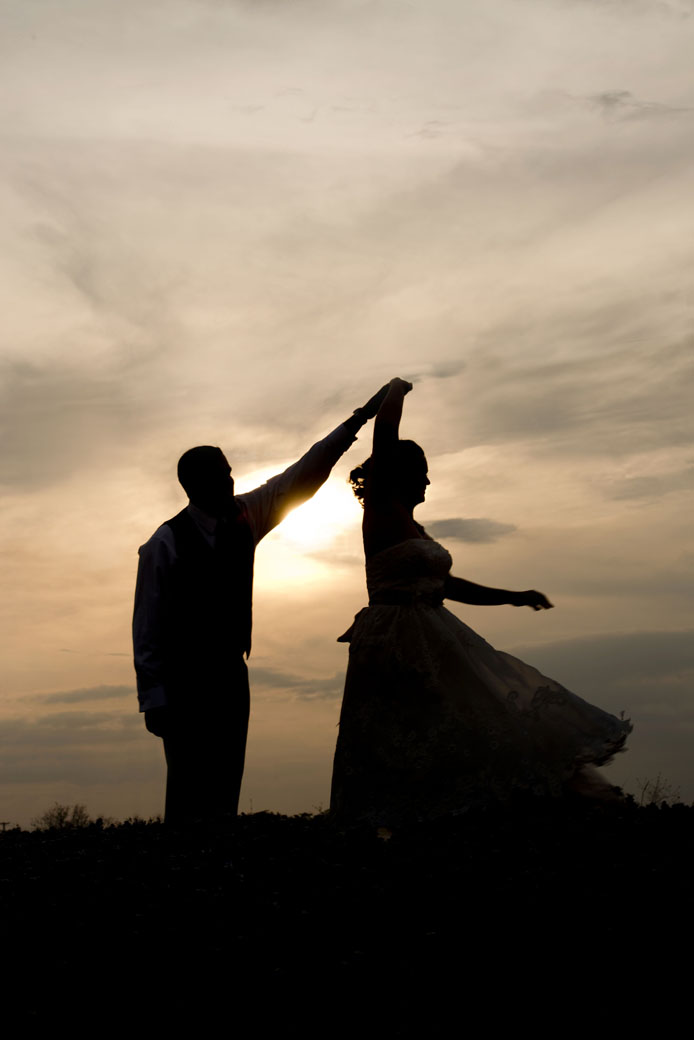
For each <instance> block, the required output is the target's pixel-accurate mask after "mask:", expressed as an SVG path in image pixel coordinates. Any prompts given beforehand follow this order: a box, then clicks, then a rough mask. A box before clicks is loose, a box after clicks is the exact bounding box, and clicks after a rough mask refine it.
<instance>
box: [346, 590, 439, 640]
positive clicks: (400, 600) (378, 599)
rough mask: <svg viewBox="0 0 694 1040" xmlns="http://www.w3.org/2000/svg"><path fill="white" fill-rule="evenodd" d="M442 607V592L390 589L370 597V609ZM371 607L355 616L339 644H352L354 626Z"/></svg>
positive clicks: (365, 608)
mask: <svg viewBox="0 0 694 1040" xmlns="http://www.w3.org/2000/svg"><path fill="white" fill-rule="evenodd" d="M415 606H425V607H442V606H443V594H442V593H441V592H429V593H426V592H409V591H408V590H407V589H390V590H388V591H384V592H375V593H374V594H373V595H372V596H369V607H415ZM369 607H362V609H361V610H360V611H359V613H358V614H355V615H354V621H353V622H352V624H351V625H350V626H349V628H348V629H347V631H346V632H343V633H342V635H341V636H338V637H337V642H338V643H351V642H352V634H353V632H354V626H355V625H356V623H357V620H358V618H359V617H361V615H362V614H363V613H364V611H365V610H368V609H369Z"/></svg>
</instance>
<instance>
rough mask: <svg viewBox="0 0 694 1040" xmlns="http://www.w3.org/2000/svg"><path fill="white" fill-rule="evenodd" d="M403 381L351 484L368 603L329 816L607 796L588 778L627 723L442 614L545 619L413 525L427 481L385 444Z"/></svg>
mask: <svg viewBox="0 0 694 1040" xmlns="http://www.w3.org/2000/svg"><path fill="white" fill-rule="evenodd" d="M411 389H412V384H411V383H407V382H405V381H404V380H402V379H393V380H391V383H390V385H389V389H388V393H387V395H386V397H385V400H384V401H383V404H382V405H381V408H380V410H379V413H378V416H377V418H376V424H375V427H374V439H373V454H372V455H371V458H369V459H367V461H366V462H365V463H363V465H362V466H360V467H359V468H358V469H355V470H354V471H353V472H352V474H351V476H350V481H351V483H352V485H353V488H354V493H355V495H356V496H357V498H359V499H360V500H361V502H362V504H363V506H364V523H363V536H364V551H365V554H366V580H367V586H368V591H369V606H368V607H366V608H365V609H364V610H362V611H361V612H360V613H359V614H358V615H357V617H356V619H355V622H354V625H353V626H352V628H351V629H350V630H349V632H347V633H345V635H344V636H341V637H340V639H341V641H344V642H351V646H350V652H349V666H348V669H347V679H346V684H345V693H344V700H343V703H342V711H341V715H340V729H339V736H338V740H337V749H336V752H335V763H334V769H333V780H332V792H331V801H330V808H331V812H332V813H333V814H335V815H336V816H337V817H338V818H341V819H345V820H355V821H356V820H368V821H371V822H374V823H395V822H399V821H405V820H416V819H422V818H430V817H432V816H436V815H438V814H440V813H444V812H447V811H450V810H456V809H462V808H464V807H467V806H474V805H483V804H488V803H489V802H490V801H498V800H501V801H503V800H505V799H508V798H509V797H511V796H513V795H514V794H517V793H520V792H525V793H528V792H530V793H533V794H537V795H545V796H552V797H558V796H561V795H563V794H564V793H566V792H574V793H576V794H581V795H588V796H591V797H595V798H609V797H617V794H618V789H617V788H613V787H611V786H610V785H609V784H608V783H607V781H606V780H605V779H604V778H603V777H602V776H601V775H600V774H599V773H598V771H597V769H596V768H595V767H596V766H600V765H605V764H606V763H607V762H609V761H610V759H611V757H612V755H614V753H615V752H617V751H621V750H623V746H624V742H625V740H626V737H627V734H628V733H629V732H630V730H631V725H630V723H629V722H627V721H624V720H621V719H618V718H616V717H615V716H614V715H609V714H607V713H606V712H604V711H602V710H601V709H600V708H596V707H594V706H593V705H592V704H588V703H587V702H586V701H584V700H581V698H580V697H577V696H576V695H575V694H573V693H570V692H569V690H567V689H565V688H564V687H563V686H561V685H560V684H559V683H557V682H555V681H554V680H553V679H548V678H547V677H546V676H544V675H542V674H541V673H540V672H538V671H537V670H536V669H535V668H533V667H531V666H530V665H527V664H524V663H523V662H522V661H519V660H518V659H517V658H515V657H511V656H510V654H506V653H502V652H501V651H499V650H495V649H494V648H493V647H492V646H490V645H489V643H487V642H486V641H485V640H484V639H482V637H481V636H479V635H477V633H476V632H473V630H472V629H471V628H468V626H467V625H465V624H463V623H462V622H461V621H459V620H458V618H457V617H455V615H454V614H452V613H450V611H448V610H446V608H445V607H444V606H443V600H444V599H452V600H455V601H456V602H458V603H471V604H490V605H491V604H502V603H509V604H512V605H513V606H517V607H520V606H528V607H532V608H533V610H547V609H549V608H550V607H551V606H552V604H551V603H550V602H549V600H548V599H547V598H546V597H545V596H543V595H542V593H540V592H535V591H534V590H529V591H526V592H509V591H508V590H505V589H493V588H487V587H486V586H484V585H475V584H473V583H472V582H469V581H465V580H463V579H462V578H454V577H453V576H452V575H451V574H450V573H449V571H450V567H451V557H450V555H449V554H448V552H447V551H446V550H445V549H444V548H443V546H441V545H439V544H438V542H435V541H433V540H432V539H431V538H430V537H429V536H428V535H427V533H426V531H425V530H424V528H423V527H421V526H420V524H418V523H417V522H416V520H415V519H414V517H413V510H414V507H415V506H416V505H417V504H418V503H420V502H423V501H424V495H425V489H426V486H427V485H428V484H429V478H428V476H427V461H426V458H425V455H424V452H423V451H422V449H421V448H420V447H419V445H417V444H415V443H414V442H413V441H407V440H400V439H399V436H398V431H399V426H400V419H401V416H402V407H403V400H404V397H405V395H406V394H407V393H408V392H409V391H410V390H411Z"/></svg>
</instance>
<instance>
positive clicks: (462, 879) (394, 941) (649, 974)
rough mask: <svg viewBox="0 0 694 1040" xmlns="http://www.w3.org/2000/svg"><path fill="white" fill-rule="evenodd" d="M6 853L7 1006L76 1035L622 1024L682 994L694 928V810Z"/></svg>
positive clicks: (32, 837) (83, 837)
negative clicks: (612, 1020)
mask: <svg viewBox="0 0 694 1040" xmlns="http://www.w3.org/2000/svg"><path fill="white" fill-rule="evenodd" d="M0 857H1V863H2V867H1V870H0V892H1V893H2V896H1V897H0V898H1V899H2V903H1V906H0V912H1V913H2V920H1V922H0V923H1V924H2V929H3V933H4V938H3V941H2V946H3V951H4V953H5V954H6V955H8V964H7V967H6V968H5V969H4V971H3V975H2V979H3V982H4V984H5V985H4V993H5V996H4V998H3V1008H2V1010H3V1013H4V1014H5V1017H7V1015H8V1014H9V1013H14V1012H18V1013H19V1017H20V1018H21V1019H22V1020H23V1021H24V1023H26V1025H27V1026H28V1025H30V1024H32V1023H33V1024H35V1025H36V1026H39V1025H41V1027H42V1028H43V1027H44V1025H45V1024H47V1023H54V1022H55V1021H56V1019H57V1020H59V1021H60V1022H61V1023H63V1022H64V1021H65V1023H66V1024H68V1026H69V1025H72V1026H73V1028H74V1029H75V1031H76V1035H82V1031H83V1030H84V1029H89V1023H91V1024H92V1026H93V1029H91V1030H90V1032H92V1031H94V1030H97V1031H99V1032H103V1031H104V1027H108V1026H110V1025H114V1026H115V1024H116V1022H118V1023H120V1025H119V1031H122V1023H123V1022H125V1023H126V1024H127V1023H128V1022H129V1023H131V1029H132V1030H137V1031H139V1030H140V1028H142V1029H144V1030H146V1032H147V1035H150V1034H151V1031H152V1029H153V1027H154V1026H155V1025H159V1024H161V1026H162V1028H165V1029H166V1032H167V1033H168V1032H170V1031H171V1029H172V1028H173V1029H175V1030H176V1031H177V1032H178V1031H179V1029H180V1030H181V1031H183V1032H191V1029H190V1028H189V1026H190V1024H191V1022H192V1023H193V1024H194V1025H195V1027H196V1029H195V1032H196V1035H204V1036H207V1035H213V1034H214V1035H219V1034H220V1033H222V1034H223V1035H231V1034H233V1035H237V1034H238V1035H242V1036H245V1035H249V1036H250V1035H253V1036H255V1035H256V1034H257V1033H258V1032H260V1033H261V1034H264V1033H266V1032H272V1033H273V1035H274V1034H275V1033H278V1032H279V1033H281V1034H282V1035H307V1036H326V1037H330V1036H342V1035H359V1036H371V1035H373V1036H409V1035H418V1036H419V1035H425V1036H444V1035H446V1036H448V1035H449V1034H450V1035H456V1036H457V1035H462V1034H463V1033H466V1034H469V1033H470V1031H471V1030H470V1025H471V1023H472V1022H475V1021H476V1022H478V1023H479V1022H481V1021H484V1022H486V1026H485V1027H484V1029H482V1027H480V1026H478V1027H477V1028H474V1029H472V1032H473V1033H474V1034H475V1035H477V1034H479V1032H489V1031H491V1032H493V1033H496V1032H497V1031H499V1030H501V1029H502V1024H503V1023H505V1022H506V1023H508V1022H514V1023H515V1024H516V1028H514V1031H517V1030H520V1029H521V1023H524V1025H523V1029H522V1030H521V1031H522V1032H524V1033H525V1032H526V1031H527V1030H528V1029H531V1032H532V1033H533V1034H535V1033H537V1032H542V1031H544V1030H542V1029H541V1028H540V1022H541V1019H542V1017H543V1015H547V1014H550V1012H549V1005H550V1003H551V1004H552V1006H553V1007H554V1006H555V1005H556V1006H561V1007H562V1008H563V1011H562V1012H561V1017H562V1021H563V1023H564V1025H565V1026H567V1027H568V1025H569V1024H570V1023H571V1024H572V1025H573V1024H575V1020H576V1021H577V1016H580V1015H582V1014H585V1015H587V1016H588V1018H587V1020H588V1022H590V1021H591V1016H594V1015H596V1014H598V1008H599V1005H600V1004H601V1003H602V1002H603V1001H604V1002H605V1005H606V1011H607V1012H608V1013H609V1009H610V1006H611V1007H612V1011H613V1012H614V1013H615V1015H616V1017H617V1019H619V1018H621V1019H622V1024H623V1021H624V1020H623V1014H624V1011H625V1008H626V1007H627V1006H629V1007H630V1008H631V1012H632V1013H634V1012H635V1013H636V1015H637V1017H638V1015H639V1014H640V1011H639V1008H640V1007H641V1006H643V1002H644V999H645V998H646V996H647V995H648V994H650V995H651V996H653V994H654V992H655V990H654V987H657V992H658V993H659V994H660V993H662V987H663V986H665V987H666V988H667V987H671V988H672V989H673V991H676V990H678V987H679V986H680V983H679V982H678V979H679V976H680V969H681V968H682V967H683V966H684V967H686V965H687V959H688V958H689V951H688V947H689V945H690V939H691V935H692V923H693V920H694V914H693V913H692V909H693V903H694V897H693V894H692V893H693V889H692V867H693V865H694V808H693V807H687V806H683V805H679V806H673V807H668V806H663V807H661V808H656V807H649V808H636V807H635V806H633V805H628V804H627V805H623V806H620V807H603V808H599V807H590V808H586V807H585V806H581V805H574V804H571V805H560V806H557V805H556V804H555V803H553V804H551V805H545V804H543V803H539V802H533V803H530V804H529V805H518V806H517V807H515V808H514V809H504V810H498V811H486V812H478V813H468V814H465V815H461V816H457V817H454V818H446V819H441V820H438V821H436V822H432V823H427V824H421V825H417V826H412V827H409V828H406V829H403V830H401V831H397V832H395V833H394V834H393V835H392V836H391V837H385V838H384V836H379V835H378V834H377V832H376V831H375V830H373V829H354V830H344V829H340V828H338V827H336V826H335V825H334V824H332V823H331V822H330V821H329V820H328V819H327V818H326V817H323V816H296V817H285V816H277V815H272V814H267V813H258V814H255V815H252V816H242V817H240V818H239V820H238V821H237V823H236V825H235V827H234V828H233V829H232V828H220V829H219V830H216V831H210V830H196V831H187V832H183V831H181V832H176V831H169V830H166V829H165V828H164V827H162V825H161V824H160V823H143V822H131V823H124V824H121V825H118V826H114V827H107V828H102V827H100V826H99V825H91V826H89V827H86V828H82V829H77V830H72V831H70V830H66V831H47V832H26V831H18V830H15V831H8V832H7V833H6V834H3V835H0ZM567 1002H568V1003H567ZM634 1002H636V1004H634ZM445 1009H447V1012H448V1014H450V1013H451V1011H453V1015H454V1017H453V1019H452V1020H449V1024H446V1023H445V1021H444V1019H445ZM242 1013H243V1014H245V1015H247V1016H249V1024H248V1025H246V1026H242V1025H241V1015H242ZM480 1016H482V1018H480ZM567 1016H568V1017H567ZM215 1017H216V1019H217V1024H216V1025H210V1024H209V1022H212V1021H214V1019H215ZM599 1017H600V1021H601V1024H602V1026H603V1028H602V1029H597V1032H598V1033H600V1032H602V1031H605V1030H606V1029H607V1028H608V1026H607V1024H606V1019H605V1012H603V1013H601V1014H600V1016H599ZM208 1020H209V1021H208ZM450 1021H453V1023H454V1025H453V1026H451V1025H450ZM492 1021H493V1022H494V1023H496V1026H498V1029H491V1028H490V1027H489V1023H490V1022H492ZM593 1021H594V1020H593ZM148 1023H149V1024H148ZM205 1023H208V1024H207V1025H206V1024H205ZM418 1023H420V1024H418ZM421 1023H426V1025H421ZM456 1023H457V1024H456ZM594 1024H595V1021H594ZM547 1028H548V1029H549V1031H553V1030H551V1029H550V1028H549V1026H547ZM589 1028H590V1026H589ZM504 1031H506V1029H505V1028H504ZM554 1031H556V1030H554ZM565 1031H567V1030H566V1029H563V1028H562V1029H560V1030H559V1032H561V1033H564V1032H565ZM569 1031H570V1030H569ZM666 1032H667V1030H666Z"/></svg>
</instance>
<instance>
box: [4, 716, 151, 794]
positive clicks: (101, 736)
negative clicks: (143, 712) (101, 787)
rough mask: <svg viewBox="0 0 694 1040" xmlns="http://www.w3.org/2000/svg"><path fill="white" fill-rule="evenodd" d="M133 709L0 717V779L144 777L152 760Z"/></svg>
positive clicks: (80, 780) (112, 779)
mask: <svg viewBox="0 0 694 1040" xmlns="http://www.w3.org/2000/svg"><path fill="white" fill-rule="evenodd" d="M145 736H147V734H145V731H144V725H143V723H142V719H141V718H139V717H138V715H137V713H135V712H133V713H132V714H119V713H115V712H83V711H70V712H55V713H50V714H45V715H43V716H42V717H41V718H38V719H33V720H31V719H26V718H5V719H3V722H2V726H0V783H33V782H36V781H60V780H69V781H71V782H75V783H90V784H97V783H100V782H116V783H117V782H119V781H122V780H123V778H124V776H126V775H127V776H128V777H129V778H132V777H133V776H135V777H137V776H143V777H144V776H146V775H149V774H150V773H151V772H152V770H153V769H154V768H155V764H154V763H152V765H150V762H149V760H148V756H147V753H146V744H147V741H146V740H145V739H144V737H145Z"/></svg>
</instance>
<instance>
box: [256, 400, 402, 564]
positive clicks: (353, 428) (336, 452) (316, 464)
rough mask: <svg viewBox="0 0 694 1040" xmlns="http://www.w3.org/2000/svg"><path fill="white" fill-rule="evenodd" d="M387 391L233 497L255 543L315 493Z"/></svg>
mask: <svg viewBox="0 0 694 1040" xmlns="http://www.w3.org/2000/svg"><path fill="white" fill-rule="evenodd" d="M387 392H388V387H387V386H384V387H381V389H380V390H379V391H378V393H376V394H374V395H373V397H371V398H369V400H368V401H367V402H366V404H365V405H363V407H361V408H356V409H355V410H354V412H353V413H352V415H350V417H349V418H348V419H346V420H345V421H344V422H343V423H341V424H340V425H339V426H338V427H337V428H336V429H335V430H333V431H332V432H331V433H329V434H328V436H327V437H324V438H323V440H321V441H318V442H317V443H316V444H314V445H313V446H312V447H311V448H309V450H308V451H307V452H306V454H305V455H302V457H301V458H300V459H299V460H298V462H295V463H294V464H293V465H292V466H290V467H289V468H288V469H286V470H285V471H284V473H279V474H278V475H277V476H276V477H271V478H270V480H268V481H267V483H265V484H263V485H261V487H259V488H256V489H255V490H254V491H249V492H247V493H246V494H243V495H237V496H236V498H237V501H238V502H239V503H241V504H242V505H243V507H244V508H245V509H246V511H247V515H248V521H249V523H250V526H251V530H252V532H253V536H254V539H255V542H256V544H257V543H258V542H259V541H260V539H261V538H264V537H265V535H266V534H267V533H268V531H271V530H272V529H273V527H276V526H277V524H278V523H280V521H281V520H283V519H284V517H285V516H286V515H287V513H289V512H290V510H292V509H294V508H295V506H298V505H301V503H302V502H306V501H307V500H308V499H309V498H311V497H312V496H313V495H315V493H316V491H317V490H318V488H319V487H321V485H322V484H324V483H325V481H326V480H327V479H328V477H329V475H330V471H331V470H332V468H333V466H334V465H335V463H336V462H337V461H338V459H339V458H340V457H341V456H342V455H344V453H345V452H346V451H347V449H348V448H349V447H350V445H351V444H352V443H353V442H354V440H355V438H356V435H357V433H358V432H359V430H360V429H361V428H362V426H363V425H364V424H365V423H366V422H368V420H369V419H372V418H373V417H374V415H376V413H377V411H378V409H379V407H380V405H381V402H382V401H383V399H384V397H385V396H386V393H387Z"/></svg>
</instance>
